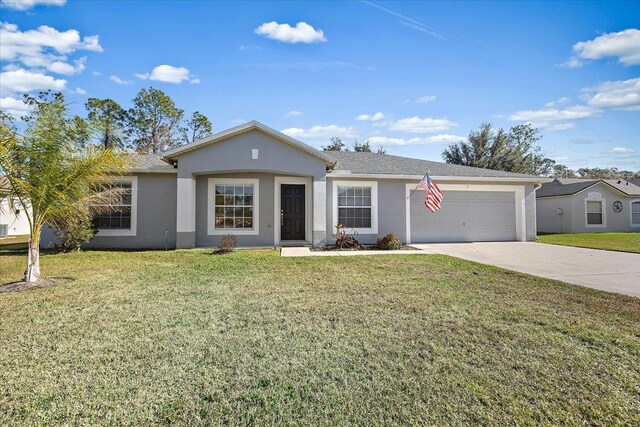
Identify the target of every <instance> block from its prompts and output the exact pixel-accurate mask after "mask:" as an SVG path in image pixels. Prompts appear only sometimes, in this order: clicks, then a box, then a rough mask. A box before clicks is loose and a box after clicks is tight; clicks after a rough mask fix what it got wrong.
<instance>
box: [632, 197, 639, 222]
mask: <svg viewBox="0 0 640 427" xmlns="http://www.w3.org/2000/svg"><path fill="white" fill-rule="evenodd" d="M631 225H640V201H637V202H631Z"/></svg>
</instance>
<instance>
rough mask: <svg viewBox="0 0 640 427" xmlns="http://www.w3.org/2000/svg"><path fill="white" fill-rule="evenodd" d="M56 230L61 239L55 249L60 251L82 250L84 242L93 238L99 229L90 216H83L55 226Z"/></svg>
mask: <svg viewBox="0 0 640 427" xmlns="http://www.w3.org/2000/svg"><path fill="white" fill-rule="evenodd" d="M54 231H55V233H56V237H58V240H59V241H60V243H58V244H57V245H55V246H54V249H55V250H57V251H59V252H73V251H78V250H80V246H82V244H83V243H86V242H88V241H89V240H91V239H93V236H95V235H96V233H97V231H98V230H97V228H96V227H95V224H94V223H93V222H92V221H91V220H90V219H89V218H83V219H78V220H77V221H73V222H70V223H67V224H64V225H59V226H55V227H54Z"/></svg>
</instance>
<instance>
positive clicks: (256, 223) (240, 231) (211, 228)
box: [207, 178, 260, 236]
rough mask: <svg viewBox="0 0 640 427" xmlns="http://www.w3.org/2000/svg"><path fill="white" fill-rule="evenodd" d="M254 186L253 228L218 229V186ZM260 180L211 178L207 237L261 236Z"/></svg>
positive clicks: (208, 197) (209, 183)
mask: <svg viewBox="0 0 640 427" xmlns="http://www.w3.org/2000/svg"><path fill="white" fill-rule="evenodd" d="M247 184H251V185H253V228H216V211H215V208H216V198H215V188H216V185H247ZM259 204H260V180H259V179H252V178H209V179H208V180H207V235H208V236H221V235H226V234H233V235H234V236H256V235H258V234H260V214H259V213H260V210H259Z"/></svg>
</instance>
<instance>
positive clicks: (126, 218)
mask: <svg viewBox="0 0 640 427" xmlns="http://www.w3.org/2000/svg"><path fill="white" fill-rule="evenodd" d="M109 187H110V188H117V189H120V190H121V191H119V192H118V200H117V201H116V203H114V204H113V205H112V208H113V209H112V210H111V211H110V212H108V213H102V214H100V215H98V216H97V217H96V218H95V219H94V221H95V224H96V227H97V228H98V230H99V231H102V230H131V221H132V206H133V201H132V187H133V184H132V183H131V182H114V183H112V184H109Z"/></svg>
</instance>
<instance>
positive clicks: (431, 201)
mask: <svg viewBox="0 0 640 427" xmlns="http://www.w3.org/2000/svg"><path fill="white" fill-rule="evenodd" d="M418 188H422V189H423V190H424V191H426V192H427V197H426V198H425V199H424V206H425V207H426V208H427V209H429V211H430V212H435V211H437V210H438V209H440V203H442V191H440V188H439V187H438V184H436V183H435V182H433V181H432V180H431V178H430V177H429V175H425V176H424V178H422V181H420V184H418Z"/></svg>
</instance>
